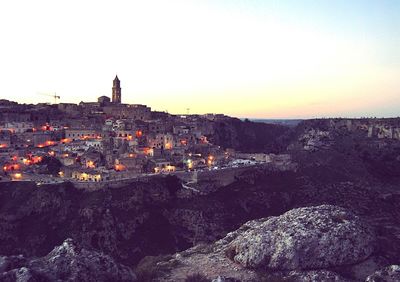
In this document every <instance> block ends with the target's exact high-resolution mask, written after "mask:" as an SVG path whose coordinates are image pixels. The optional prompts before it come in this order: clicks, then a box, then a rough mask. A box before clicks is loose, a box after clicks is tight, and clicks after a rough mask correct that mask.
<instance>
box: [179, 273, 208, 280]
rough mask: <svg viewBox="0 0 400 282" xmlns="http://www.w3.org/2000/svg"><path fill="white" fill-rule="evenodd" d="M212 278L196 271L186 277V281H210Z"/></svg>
mask: <svg viewBox="0 0 400 282" xmlns="http://www.w3.org/2000/svg"><path fill="white" fill-rule="evenodd" d="M210 281H211V280H210V279H208V278H207V277H205V276H204V275H203V274H200V273H195V274H190V275H189V276H188V277H186V279H185V282H210Z"/></svg>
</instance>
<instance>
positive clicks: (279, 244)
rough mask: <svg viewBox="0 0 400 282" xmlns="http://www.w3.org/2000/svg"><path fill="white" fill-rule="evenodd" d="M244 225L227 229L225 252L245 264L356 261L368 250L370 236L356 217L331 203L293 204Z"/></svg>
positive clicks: (315, 265) (291, 266) (276, 266)
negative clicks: (235, 229)
mask: <svg viewBox="0 0 400 282" xmlns="http://www.w3.org/2000/svg"><path fill="white" fill-rule="evenodd" d="M246 226H247V227H246V228H247V230H245V231H243V229H242V231H241V232H236V234H233V235H232V234H230V235H229V234H228V236H227V237H228V238H230V239H229V240H231V242H230V243H229V244H228V246H227V247H226V249H225V252H226V254H227V256H228V257H230V258H231V259H232V260H234V261H235V262H237V263H239V264H241V265H242V266H244V267H247V268H249V267H250V268H253V267H254V268H256V267H266V268H267V269H272V270H299V269H320V268H328V267H334V266H341V265H348V264H355V263H358V262H361V261H363V260H365V259H366V258H367V257H368V256H369V255H370V254H371V253H372V251H373V243H374V239H375V237H374V234H373V232H372V230H371V229H370V228H369V226H368V225H366V224H364V223H363V221H362V220H361V219H360V218H359V217H357V216H356V215H354V214H353V213H352V212H350V211H348V210H346V209H343V208H340V207H337V206H331V205H322V206H316V207H305V208H298V209H293V210H291V211H289V212H286V213H285V214H283V215H281V216H278V217H271V218H269V219H268V220H266V221H260V220H258V221H255V222H253V223H247V224H246ZM232 237H235V238H234V239H233V238H232ZM232 239H233V240H232ZM225 240H226V239H225ZM229 240H228V241H229Z"/></svg>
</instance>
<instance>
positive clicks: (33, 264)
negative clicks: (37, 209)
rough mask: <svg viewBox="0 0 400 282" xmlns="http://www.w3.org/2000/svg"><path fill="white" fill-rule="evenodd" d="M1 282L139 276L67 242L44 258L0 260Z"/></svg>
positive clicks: (95, 279)
mask: <svg viewBox="0 0 400 282" xmlns="http://www.w3.org/2000/svg"><path fill="white" fill-rule="evenodd" d="M0 281H19V282H25V281H26V282H28V281H29V282H34V281H136V276H135V274H134V273H133V271H132V270H131V269H130V268H129V267H126V266H123V265H120V264H118V263H116V262H115V261H114V260H113V259H112V258H111V257H110V256H107V255H104V254H102V253H99V252H96V251H93V250H86V249H84V248H81V247H80V246H78V245H77V244H76V243H75V242H74V241H73V240H71V239H67V240H65V241H64V242H63V244H62V245H61V246H58V247H55V248H54V249H53V250H52V251H51V252H50V253H49V254H48V255H46V256H44V257H42V258H34V259H26V258H25V257H24V256H22V255H19V256H9V257H4V256H3V257H0Z"/></svg>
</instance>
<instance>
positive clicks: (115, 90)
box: [112, 75, 121, 104]
mask: <svg viewBox="0 0 400 282" xmlns="http://www.w3.org/2000/svg"><path fill="white" fill-rule="evenodd" d="M112 102H113V103H115V104H121V85H120V81H119V79H118V76H117V75H116V76H115V78H114V81H113V87H112Z"/></svg>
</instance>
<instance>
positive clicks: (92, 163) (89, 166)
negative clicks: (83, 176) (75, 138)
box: [86, 161, 96, 168]
mask: <svg viewBox="0 0 400 282" xmlns="http://www.w3.org/2000/svg"><path fill="white" fill-rule="evenodd" d="M86 167H88V168H95V167H96V165H95V163H94V161H87V162H86Z"/></svg>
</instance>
